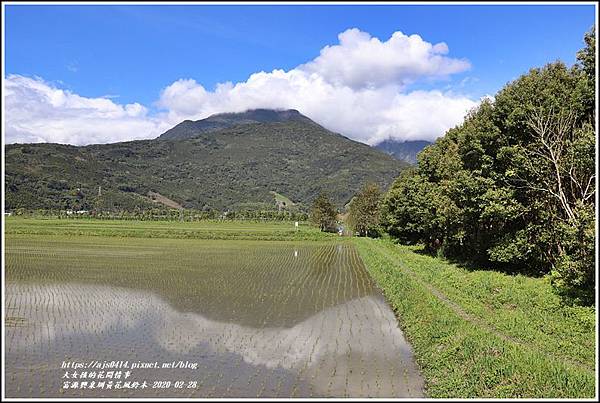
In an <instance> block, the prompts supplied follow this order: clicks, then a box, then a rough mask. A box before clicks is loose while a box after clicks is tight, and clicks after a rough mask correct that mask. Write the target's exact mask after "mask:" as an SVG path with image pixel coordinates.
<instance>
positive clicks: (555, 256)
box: [382, 30, 596, 304]
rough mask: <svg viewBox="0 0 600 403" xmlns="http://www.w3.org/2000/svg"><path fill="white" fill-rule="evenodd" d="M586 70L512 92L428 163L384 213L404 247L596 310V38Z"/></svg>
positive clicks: (533, 79) (545, 75)
mask: <svg viewBox="0 0 600 403" xmlns="http://www.w3.org/2000/svg"><path fill="white" fill-rule="evenodd" d="M585 43H586V48H584V49H583V50H582V51H580V52H579V53H578V60H579V62H578V63H577V64H576V65H575V66H573V67H571V68H569V67H567V66H566V65H565V64H564V63H561V62H555V63H550V64H548V65H546V66H544V67H542V68H535V69H531V70H530V71H529V73H528V74H525V75H523V76H521V77H519V78H518V79H516V80H515V81H513V82H511V83H509V84H507V85H506V86H505V87H504V88H502V89H501V90H500V91H499V92H498V93H497V94H496V96H495V97H494V100H493V101H491V100H490V101H485V102H482V103H481V104H480V105H479V106H478V107H477V108H476V109H475V110H473V111H471V112H470V113H469V114H468V115H467V117H466V118H465V121H464V122H463V123H462V124H461V125H460V126H458V127H456V128H453V129H451V130H449V131H448V132H447V133H446V134H445V136H444V137H442V138H440V139H438V140H437V141H436V142H435V144H433V145H432V146H429V147H426V148H425V149H424V150H423V151H422V152H421V153H420V154H419V157H418V158H419V161H418V168H417V169H416V171H415V172H411V173H406V174H404V175H401V176H400V177H399V178H398V179H397V180H396V182H395V183H394V184H393V185H392V187H391V188H390V190H389V191H388V193H387V194H386V196H385V198H384V200H383V203H382V224H383V226H384V228H385V229H386V230H387V231H388V232H389V233H390V234H391V235H392V236H395V237H397V238H399V239H400V240H403V241H405V242H421V243H424V244H425V245H426V246H428V247H429V248H430V249H437V251H438V253H442V254H443V255H446V256H450V257H453V258H458V259H462V260H466V261H471V262H476V263H478V264H482V265H488V266H491V267H496V268H502V269H504V270H509V271H513V272H529V273H536V274H548V273H549V274H550V277H551V279H552V282H553V284H554V286H555V288H556V290H557V291H558V292H559V293H560V294H562V295H564V296H566V297H568V298H569V299H571V300H574V301H579V302H583V303H588V304H589V303H593V300H594V295H595V290H594V288H595V284H594V270H595V264H594V260H593V259H594V243H595V231H594V227H595V205H594V203H595V195H596V188H595V181H596V177H595V141H596V139H595V135H596V133H595V128H594V125H593V122H594V118H595V96H596V94H595V91H594V81H595V76H594V75H595V64H594V63H595V57H594V56H595V49H594V47H595V36H594V30H592V31H590V32H588V33H587V34H586V37H585Z"/></svg>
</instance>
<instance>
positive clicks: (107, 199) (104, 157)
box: [5, 111, 407, 211]
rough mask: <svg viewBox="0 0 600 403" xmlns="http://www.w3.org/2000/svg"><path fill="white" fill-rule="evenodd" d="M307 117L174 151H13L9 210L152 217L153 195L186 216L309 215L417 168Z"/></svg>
mask: <svg viewBox="0 0 600 403" xmlns="http://www.w3.org/2000/svg"><path fill="white" fill-rule="evenodd" d="M296 112H297V111H296ZM294 115H295V114H294ZM298 115H300V116H301V117H298V116H297V115H296V116H294V118H293V119H283V121H276V122H271V123H255V122H245V123H242V124H237V125H235V126H230V127H227V128H224V129H214V130H208V131H206V130H205V131H199V132H198V131H196V132H193V133H191V132H190V133H188V135H189V137H187V138H175V139H172V140H171V141H164V138H163V139H162V140H161V139H160V138H158V139H152V140H136V141H129V142H122V143H113V144H94V145H88V146H80V147H77V146H69V145H59V144H51V143H43V144H11V145H7V146H6V166H5V167H6V182H5V183H6V208H7V209H16V208H31V209H35V208H45V209H73V210H79V209H85V210H88V209H94V208H100V207H98V206H102V208H106V209H127V210H130V209H134V208H147V207H152V206H153V204H152V201H151V200H149V199H148V197H147V195H148V194H149V192H153V193H158V194H160V195H163V196H164V197H165V198H168V199H170V200H173V201H174V202H176V203H178V204H181V205H182V206H183V207H184V208H194V209H258V208H260V209H267V208H275V207H276V205H275V200H274V197H273V194H272V193H271V192H276V193H278V194H281V195H285V197H288V198H289V199H290V200H293V201H294V203H297V208H299V209H303V210H305V211H306V210H307V209H308V207H309V205H310V203H311V202H312V200H313V199H314V197H316V195H317V194H318V193H319V192H320V191H325V192H327V193H329V195H330V196H331V198H332V199H333V201H334V202H335V203H336V204H337V205H338V206H343V205H344V203H345V202H347V201H348V200H349V199H350V198H351V197H352V196H353V195H354V194H355V193H356V192H357V191H358V190H359V189H360V188H361V187H362V186H363V185H364V184H365V183H366V182H376V183H378V184H379V185H380V186H381V187H383V188H385V187H387V186H388V185H389V184H391V182H392V181H393V180H394V179H395V177H396V176H397V175H398V174H399V173H400V171H401V170H402V169H404V168H405V167H406V166H407V164H405V163H403V162H401V161H397V160H394V159H393V158H392V157H391V156H388V155H386V154H385V153H383V152H381V151H378V150H375V149H373V148H371V147H370V146H368V145H366V144H363V143H360V142H356V141H354V140H351V139H348V138H346V137H344V136H342V135H340V134H338V133H334V132H331V131H329V130H327V129H325V128H323V127H321V126H319V125H318V124H316V123H314V122H313V121H312V120H310V119H308V118H305V119H304V118H302V115H301V114H299V113H298ZM246 120H247V119H246ZM236 123H239V120H238V122H236ZM99 187H101V189H102V194H101V196H99V195H98V193H99V192H98V189H99Z"/></svg>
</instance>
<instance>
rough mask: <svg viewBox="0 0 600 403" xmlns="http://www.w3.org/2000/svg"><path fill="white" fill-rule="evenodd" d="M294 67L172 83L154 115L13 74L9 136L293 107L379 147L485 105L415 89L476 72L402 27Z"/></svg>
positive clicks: (55, 138)
mask: <svg viewBox="0 0 600 403" xmlns="http://www.w3.org/2000/svg"><path fill="white" fill-rule="evenodd" d="M338 38H339V43H338V44H336V45H332V46H326V47H324V48H323V49H322V50H321V52H320V54H319V56H317V57H316V58H315V59H313V60H311V61H308V62H307V63H304V64H302V65H300V66H297V67H296V68H294V69H291V70H289V71H284V70H279V69H276V70H273V71H271V72H262V71H261V72H257V73H254V74H252V75H250V77H249V78H248V79H247V80H246V81H244V82H239V83H231V82H226V83H220V84H218V85H217V86H216V87H215V89H214V90H212V91H211V90H207V89H206V88H205V87H204V86H202V84H201V83H198V82H197V81H195V80H193V79H179V80H177V81H175V82H173V83H172V84H171V85H169V86H167V87H166V88H164V89H163V90H162V92H161V95H160V98H159V99H158V100H157V102H156V106H158V107H159V108H161V111H160V112H157V113H153V114H150V113H148V110H147V108H146V107H145V106H143V105H140V104H139V103H133V104H126V105H123V104H118V103H116V102H114V101H113V100H110V99H106V98H85V97H82V96H79V95H77V94H74V93H72V92H69V91H66V90H62V89H59V88H56V87H55V86H53V85H51V84H49V83H47V82H45V81H44V80H43V79H41V78H28V77H22V76H18V75H12V76H9V77H7V78H6V80H5V104H6V131H5V132H6V141H7V142H9V143H11V142H43V141H47V142H60V143H70V144H89V143H107V142H114V141H124V140H132V139H140V138H153V137H156V136H157V135H159V134H160V133H162V132H163V131H165V130H167V129H168V128H169V127H171V126H173V125H175V124H177V123H179V122H181V121H182V120H184V119H202V118H205V117H208V116H209V115H211V114H214V113H220V112H241V111H244V110H246V109H254V108H286V109H287V108H293V109H298V110H299V111H300V112H301V113H303V114H305V115H306V116H308V117H310V118H311V119H313V120H314V121H316V122H317V123H319V124H321V125H323V126H325V127H327V128H328V129H330V130H333V131H337V132H340V133H343V134H344V135H347V136H349V137H351V138H353V139H355V140H358V141H362V142H366V143H369V144H374V143H376V142H379V141H381V140H383V139H386V138H388V137H392V138H398V139H407V140H416V139H425V140H433V139H435V138H436V137H439V136H441V135H443V134H444V132H445V131H446V130H447V129H449V128H450V127H453V126H454V125H456V124H458V123H460V122H461V120H462V118H463V117H464V115H465V113H466V112H467V111H468V110H469V109H470V108H472V107H474V106H475V105H476V104H477V102H476V101H475V100H472V99H470V98H469V97H466V96H464V95H460V94H454V93H451V92H443V91H441V90H427V91H425V90H410V86H411V84H414V83H416V82H419V81H421V80H425V81H428V82H432V81H433V80H437V79H440V78H447V77H449V76H451V75H452V74H455V73H459V72H462V71H465V70H467V69H469V68H470V64H469V62H468V61H466V60H463V59H455V58H451V57H448V56H447V54H448V52H449V50H448V46H447V45H446V44H445V43H443V42H442V43H438V44H431V43H428V42H426V41H425V40H423V39H422V38H421V37H420V36H418V35H410V36H407V35H405V34H403V33H402V32H395V33H394V34H392V36H391V37H390V38H389V39H388V40H386V41H381V40H379V39H378V38H374V37H372V36H371V35H370V34H368V33H366V32H362V31H360V30H358V29H356V28H353V29H349V30H346V31H344V32H342V33H340V34H339V35H338Z"/></svg>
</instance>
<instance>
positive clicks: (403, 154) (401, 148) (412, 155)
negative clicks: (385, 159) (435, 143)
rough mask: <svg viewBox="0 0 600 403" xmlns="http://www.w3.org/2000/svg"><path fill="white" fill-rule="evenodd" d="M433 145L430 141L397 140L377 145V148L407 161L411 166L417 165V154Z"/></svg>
mask: <svg viewBox="0 0 600 403" xmlns="http://www.w3.org/2000/svg"><path fill="white" fill-rule="evenodd" d="M430 144H432V143H431V142H429V141H425V140H417V141H397V140H385V141H382V142H381V143H379V144H377V145H376V146H375V148H377V149H378V150H381V151H383V152H384V153H387V154H389V155H391V156H392V157H394V158H396V159H398V160H402V161H406V162H408V163H409V164H413V165H414V164H416V163H417V154H418V153H419V151H421V150H422V149H423V148H425V147H427V146H428V145H430Z"/></svg>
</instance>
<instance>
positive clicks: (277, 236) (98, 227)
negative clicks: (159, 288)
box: [5, 217, 338, 241]
mask: <svg viewBox="0 0 600 403" xmlns="http://www.w3.org/2000/svg"><path fill="white" fill-rule="evenodd" d="M5 233H6V234H7V235H12V234H14V235H16V234H21V235H73V236H75V235H85V236H116V237H135V238H176V239H182V238H185V239H223V240H226V239H235V240H264V241H280V240H281V241H294V240H298V241H300V240H307V241H309V240H315V241H317V240H327V239H334V238H338V235H337V234H329V233H323V232H320V231H319V230H318V228H314V227H313V226H310V225H309V224H308V223H300V226H299V227H298V230H296V228H295V227H294V223H293V222H288V221H283V222H282V221H268V222H244V221H219V220H205V221H196V222H185V221H184V222H179V221H133V220H97V219H55V218H53V219H44V218H20V217H9V218H7V219H6V226H5Z"/></svg>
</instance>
